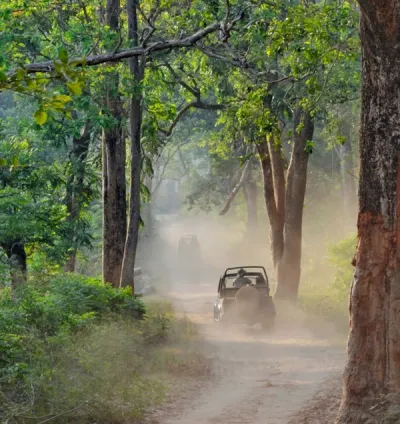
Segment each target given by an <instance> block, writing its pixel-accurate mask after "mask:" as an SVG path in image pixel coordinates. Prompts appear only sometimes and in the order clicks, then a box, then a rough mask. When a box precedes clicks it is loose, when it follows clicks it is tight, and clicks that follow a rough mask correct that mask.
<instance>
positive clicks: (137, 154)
mask: <svg viewBox="0 0 400 424" xmlns="http://www.w3.org/2000/svg"><path fill="white" fill-rule="evenodd" d="M127 11H128V33H129V34H128V35H129V39H130V40H132V44H133V47H136V46H138V43H139V35H138V20H137V0H128V2H127ZM142 64H144V60H143V59H141V60H139V57H137V56H135V57H133V58H132V59H130V61H129V69H130V73H131V76H132V77H133V78H134V82H135V90H134V93H133V94H132V98H131V104H130V128H131V157H130V164H131V174H130V195H129V221H128V231H127V235H126V243H125V250H124V259H123V263H122V272H121V286H122V287H124V286H130V287H132V292H133V293H134V288H135V287H134V285H135V283H134V269H135V259H136V249H137V244H138V240H139V224H140V171H141V150H140V149H141V148H140V138H141V125H142V104H141V103H142V94H141V87H140V84H141V82H142V78H143V69H142Z"/></svg>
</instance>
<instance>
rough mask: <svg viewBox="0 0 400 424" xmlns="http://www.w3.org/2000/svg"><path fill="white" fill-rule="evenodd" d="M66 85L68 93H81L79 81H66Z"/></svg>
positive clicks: (77, 94) (78, 94)
mask: <svg viewBox="0 0 400 424" xmlns="http://www.w3.org/2000/svg"><path fill="white" fill-rule="evenodd" d="M67 87H68V90H69V91H70V93H72V94H75V95H76V96H80V95H81V94H82V86H81V83H80V82H79V81H74V82H67Z"/></svg>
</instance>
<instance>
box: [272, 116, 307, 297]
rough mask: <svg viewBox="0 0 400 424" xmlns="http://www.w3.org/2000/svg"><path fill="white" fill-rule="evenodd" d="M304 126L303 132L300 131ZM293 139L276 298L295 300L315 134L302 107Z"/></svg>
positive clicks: (295, 124) (295, 118) (296, 117)
mask: <svg viewBox="0 0 400 424" xmlns="http://www.w3.org/2000/svg"><path fill="white" fill-rule="evenodd" d="M299 125H302V129H301V131H297V128H298V127H299ZM293 133H294V140H293V151H292V154H291V159H290V164H289V169H288V175H287V183H286V184H287V186H286V193H285V229H284V241H285V244H284V252H283V256H282V259H281V260H280V261H279V263H278V267H277V277H278V278H277V279H278V286H277V290H276V293H275V297H276V298H277V299H284V300H291V301H293V300H296V299H297V295H298V289H299V282H300V273H301V266H300V263H301V238H302V225H303V208H304V198H305V194H306V185H307V166H308V158H309V153H308V152H307V150H306V144H307V141H309V140H311V139H312V137H313V133H314V123H313V120H312V118H311V116H310V114H309V113H307V112H304V111H303V110H301V109H300V108H299V109H297V110H296V112H295V116H294V131H293Z"/></svg>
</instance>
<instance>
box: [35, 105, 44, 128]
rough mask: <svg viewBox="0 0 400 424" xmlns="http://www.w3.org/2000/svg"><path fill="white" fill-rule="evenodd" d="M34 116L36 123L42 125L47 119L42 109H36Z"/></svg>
mask: <svg viewBox="0 0 400 424" xmlns="http://www.w3.org/2000/svg"><path fill="white" fill-rule="evenodd" d="M34 117H35V121H36V123H37V124H39V125H43V124H44V123H45V122H46V121H47V113H46V112H45V111H44V110H43V109H38V110H37V111H36V112H35V115H34Z"/></svg>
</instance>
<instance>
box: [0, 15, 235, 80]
mask: <svg viewBox="0 0 400 424" xmlns="http://www.w3.org/2000/svg"><path fill="white" fill-rule="evenodd" d="M241 18H242V14H239V15H238V16H237V17H236V18H235V19H233V21H232V23H231V24H230V25H229V29H231V28H232V27H233V26H234V25H235V24H236V22H238V21H239V20H240V19H241ZM218 30H220V31H224V30H226V24H225V23H220V22H215V23H213V24H211V25H208V26H207V27H206V28H203V29H201V30H199V31H197V32H195V33H194V34H192V35H190V36H188V37H184V38H180V39H176V40H175V39H174V40H168V41H156V42H153V43H151V44H148V45H147V47H134V48H131V49H125V50H121V51H119V52H108V53H104V54H98V55H92V56H88V57H86V58H84V57H75V58H72V59H71V60H70V61H69V64H70V65H71V66H75V67H83V66H96V65H100V64H102V63H112V62H114V63H115V62H118V61H121V60H124V59H129V58H132V57H135V56H147V55H150V54H151V53H155V52H161V51H164V50H170V49H175V48H189V47H193V46H194V45H195V44H196V43H197V42H198V41H200V40H201V39H203V38H205V37H207V36H208V35H209V34H212V33H214V32H216V31H218ZM23 69H24V71H25V72H27V73H28V74H35V73H51V72H53V71H55V66H54V61H46V62H39V63H31V64H28V65H25V66H24V67H23ZM13 76H15V71H14V72H11V73H9V74H8V78H12V77H13Z"/></svg>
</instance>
